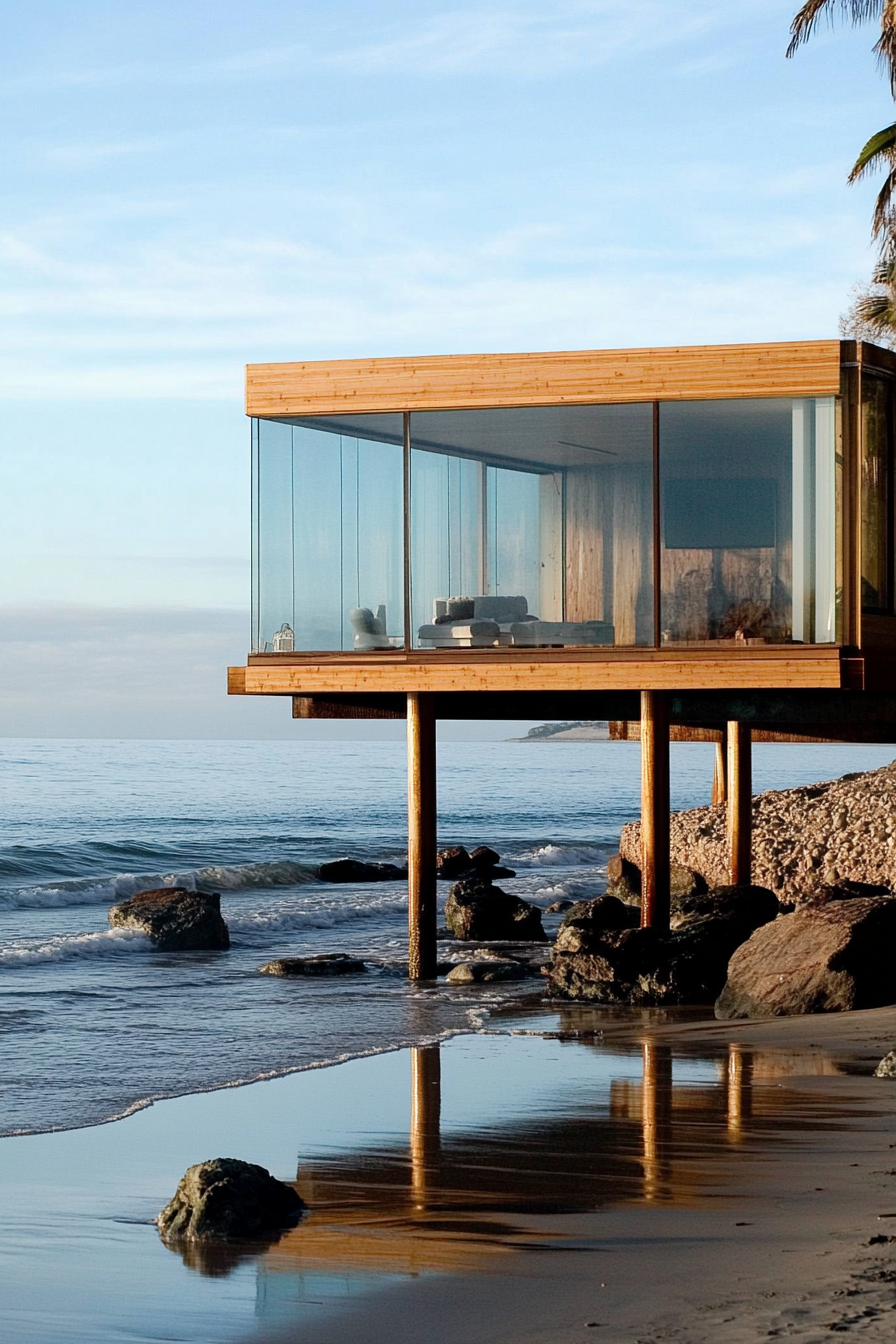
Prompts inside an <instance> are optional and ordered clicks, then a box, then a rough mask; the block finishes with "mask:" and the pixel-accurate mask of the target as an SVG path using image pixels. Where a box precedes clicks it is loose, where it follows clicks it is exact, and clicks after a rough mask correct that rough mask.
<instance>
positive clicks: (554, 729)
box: [508, 722, 610, 742]
mask: <svg viewBox="0 0 896 1344" xmlns="http://www.w3.org/2000/svg"><path fill="white" fill-rule="evenodd" d="M508 741H510V742H609V741H610V726H609V724H608V723H605V722H597V723H556V724H554V723H542V724H539V725H538V727H537V728H530V729H529V732H528V733H527V734H526V736H525V737H511V738H508Z"/></svg>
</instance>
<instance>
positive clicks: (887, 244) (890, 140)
mask: <svg viewBox="0 0 896 1344" xmlns="http://www.w3.org/2000/svg"><path fill="white" fill-rule="evenodd" d="M878 168H885V169H886V171H887V176H886V177H885V179H884V184H883V186H882V187H881V189H880V191H879V192H878V195H877V200H876V201H875V203H874V214H873V216H872V220H871V233H872V237H873V238H875V239H876V240H877V241H878V242H879V243H880V244H881V247H882V249H884V250H885V251H886V252H887V253H888V254H889V253H892V251H893V248H894V244H896V212H894V209H893V201H894V196H896V122H893V124H892V126H885V127H884V129H883V130H882V131H878V132H877V134H876V135H872V137H871V139H870V140H869V141H868V143H867V144H866V145H865V146H864V148H863V149H862V152H861V154H860V155H859V157H858V158H857V159H856V161H855V163H854V164H853V166H852V170H851V172H850V174H849V177H848V179H847V181H848V182H849V183H850V185H852V183H853V182H858V181H860V180H861V178H863V177H865V175H866V174H867V173H872V172H874V171H875V170H876V169H878ZM882 283H883V281H875V284H882Z"/></svg>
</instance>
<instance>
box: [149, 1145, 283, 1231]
mask: <svg viewBox="0 0 896 1344" xmlns="http://www.w3.org/2000/svg"><path fill="white" fill-rule="evenodd" d="M304 1208H305V1204H304V1201H303V1200H302V1199H301V1197H300V1196H299V1195H298V1194H297V1193H296V1191H295V1190H294V1189H293V1188H292V1186H290V1185H285V1184H284V1183H283V1181H278V1180H275V1179H274V1177H273V1176H272V1175H271V1174H270V1172H269V1171H265V1169H264V1167H258V1166H256V1165H255V1164H254V1163H253V1162H241V1161H239V1160H238V1159H237V1158H235V1157H216V1158H213V1159H212V1160H211V1161H210V1162H199V1163H198V1164H197V1165H196V1166H195V1167H189V1168H188V1169H187V1171H186V1172H185V1173H184V1175H183V1176H182V1177H181V1181H180V1184H179V1185H178V1187H177V1190H176V1191H175V1194H174V1198H173V1199H172V1200H171V1202H170V1203H169V1204H166V1206H165V1208H164V1209H163V1210H162V1212H161V1213H160V1214H159V1216H158V1218H157V1219H156V1222H157V1224H158V1228H159V1232H160V1233H161V1235H162V1236H163V1237H164V1239H165V1240H166V1241H255V1240H266V1239H268V1238H270V1236H271V1234H272V1233H274V1234H276V1233H278V1232H283V1231H285V1230H286V1229H287V1228H289V1227H295V1225H296V1223H297V1222H298V1221H299V1219H300V1218H301V1216H302V1212H303V1210H304Z"/></svg>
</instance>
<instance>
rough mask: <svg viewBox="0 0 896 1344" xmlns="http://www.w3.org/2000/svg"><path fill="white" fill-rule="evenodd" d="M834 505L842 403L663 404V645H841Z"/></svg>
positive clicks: (739, 402)
mask: <svg viewBox="0 0 896 1344" xmlns="http://www.w3.org/2000/svg"><path fill="white" fill-rule="evenodd" d="M835 503H836V501H835V422H834V400H833V398H819V399H813V400H791V399H783V398H782V399H756V400H744V401H704V402H679V403H673V404H664V405H663V406H661V408H660V520H661V538H662V541H661V546H662V550H661V559H660V569H661V590H662V591H661V603H660V625H661V633H662V642H663V643H664V644H675V643H692V642H698V643H699V642H704V641H707V640H721V641H738V642H740V641H745V642H747V643H750V642H754V643H781V642H785V643H786V642H790V641H792V640H795V641H799V642H806V643H809V642H814V643H827V642H830V641H832V640H833V639H834V638H835V626H836V519H835V512H836V509H835Z"/></svg>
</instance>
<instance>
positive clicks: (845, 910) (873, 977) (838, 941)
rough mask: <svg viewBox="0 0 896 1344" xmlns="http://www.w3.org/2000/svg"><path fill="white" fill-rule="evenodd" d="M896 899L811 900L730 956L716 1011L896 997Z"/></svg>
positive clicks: (792, 1009) (730, 1014)
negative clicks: (895, 951)
mask: <svg viewBox="0 0 896 1344" xmlns="http://www.w3.org/2000/svg"><path fill="white" fill-rule="evenodd" d="M894 946H896V899H894V898H893V897H890V896H869V897H862V898H859V899H858V900H845V901H844V900H829V901H826V902H824V903H822V904H809V905H806V906H804V907H802V908H800V909H798V910H795V911H794V912H793V913H792V914H789V915H782V916H781V918H780V919H776V920H775V922H774V923H773V924H767V925H765V926H764V927H762V928H760V929H757V931H756V932H755V933H754V934H753V935H752V937H751V938H750V939H749V940H748V941H747V942H746V943H744V944H743V946H742V947H739V948H738V949H737V951H736V952H735V953H734V955H733V956H732V958H731V962H730V964H729V967H728V979H727V982H726V984H725V987H724V989H723V990H722V992H721V994H720V995H719V999H718V1002H717V1004H716V1017H719V1018H734V1017H780V1016H790V1015H793V1014H802V1013H835V1012H842V1011H845V1010H847V1009H852V1008H880V1007H883V1006H884V1005H885V1004H890V1003H896V957H894V953H893V948H894Z"/></svg>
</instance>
